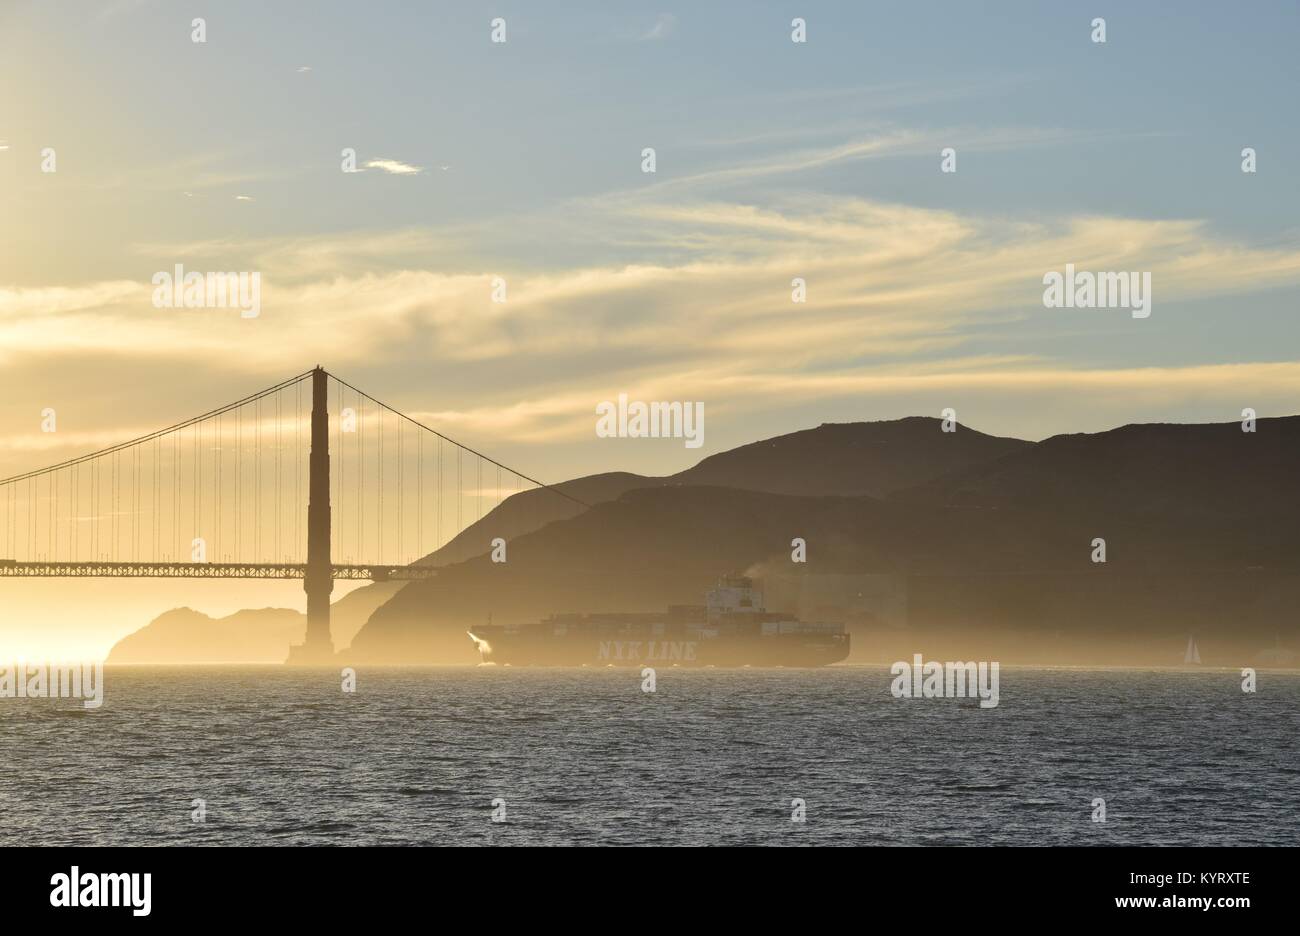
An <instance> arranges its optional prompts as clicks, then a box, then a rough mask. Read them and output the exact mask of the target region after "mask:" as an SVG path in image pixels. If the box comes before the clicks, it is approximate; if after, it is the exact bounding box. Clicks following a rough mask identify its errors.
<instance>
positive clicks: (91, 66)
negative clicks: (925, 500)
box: [0, 0, 1300, 646]
mask: <svg viewBox="0 0 1300 936" xmlns="http://www.w3.org/2000/svg"><path fill="white" fill-rule="evenodd" d="M205 6H206V9H204V7H205ZM196 16H201V17H203V18H204V19H205V26H206V36H205V38H206V41H205V42H202V43H196V42H194V41H192V33H193V26H192V22H191V21H192V20H193V18H194V17H196ZM496 17H501V18H503V19H504V20H505V24H506V26H505V28H506V41H505V42H504V43H493V42H492V41H491V33H492V26H491V22H492V20H493V19H494V18H496ZM795 17H801V18H803V19H804V20H805V21H806V30H807V41H806V42H804V43H795V42H792V41H791V21H792V19H794V18H795ZM1097 17H1101V18H1104V19H1105V22H1106V42H1105V43H1097V42H1094V41H1093V40H1092V37H1093V33H1094V27H1093V25H1092V21H1093V20H1094V18H1097ZM1297 40H1300V8H1298V7H1297V4H1296V3H1294V2H1261V3H1256V4H1246V5H1236V4H1226V3H1172V2H1171V3H1155V2H1153V3H1144V4H1120V3H1089V4H1080V3H1050V2H1048V3H1043V2H1038V3H1028V2H1026V3H1014V2H1007V3H998V4H990V5H976V4H969V3H958V2H952V3H940V4H935V3H908V4H890V5H877V4H860V3H815V2H781V3H766V2H746V3H743V4H741V3H722V2H719V3H709V4H665V3H653V4H649V3H646V4H643V3H609V2H601V3H564V4H545V5H542V4H529V3H490V4H479V3H470V2H467V3H456V4H433V3H415V2H409V3H402V2H384V3H372V4H361V3H335V2H312V3H305V2H304V3H290V2H283V3H276V4H265V3H261V2H249V3H245V2H230V0H225V2H222V3H220V4H207V5H203V4H199V5H195V4H175V3H168V2H164V0H157V2H150V0H106V2H99V3H94V2H83V3H59V4H54V3H44V2H25V0H0V387H2V388H3V393H0V440H3V442H2V443H0V477H6V476H8V475H10V474H14V473H17V472H19V471H23V470H27V469H30V468H35V467H40V466H42V465H45V464H51V463H54V462H57V461H60V460H62V459H64V458H67V457H71V456H74V455H77V454H81V453H83V452H86V451H89V450H92V449H97V448H99V447H102V446H103V445H107V444H111V443H113V442H117V441H121V440H123V439H128V438H132V437H134V436H137V435H141V434H143V433H146V432H148V431H151V430H153V429H156V428H159V427H161V426H165V425H170V424H172V423H174V422H177V421H179V420H180V419H183V418H185V417H188V416H191V415H196V414H198V413H199V412H203V411H206V410H209V409H211V408H213V407H215V406H217V405H220V404H222V403H225V402H228V401H230V400H234V399H236V398H239V397H242V396H244V395H246V394H248V393H250V392H253V391H256V390H258V389H260V388H262V387H264V386H268V385H270V384H274V383H276V382H278V381H280V380H282V379H285V378H287V377H290V376H293V375H295V374H299V373H301V372H303V371H305V370H307V369H308V368H310V367H311V366H313V365H315V364H317V363H319V364H322V365H324V366H325V367H326V368H327V369H329V370H331V371H332V372H334V373H336V374H338V375H339V376H341V377H343V378H344V379H346V380H348V381H349V382H351V383H352V384H354V385H356V386H358V387H361V388H363V389H365V390H367V391H368V392H370V393H371V394H373V395H374V396H376V397H378V398H379V399H382V400H385V401H386V402H390V403H392V404H393V405H395V406H397V407H398V408H399V409H402V410H403V411H406V412H408V413H411V414H412V415H414V416H416V417H417V418H419V419H421V420H423V421H425V422H427V423H429V424H431V425H433V426H435V427H436V428H438V429H440V430H441V431H443V432H445V433H447V434H448V435H450V436H452V437H454V438H457V439H460V440H462V441H464V442H466V443H467V444H469V445H472V446H473V447H474V448H476V449H478V450H480V451H484V452H486V453H488V454H490V455H493V456H494V457H497V458H499V459H501V460H502V461H505V462H506V463H507V464H510V465H512V466H516V467H518V468H520V469H521V470H523V471H526V472H528V473H529V474H532V475H533V476H535V477H540V478H542V479H544V480H561V479H565V478H569V477H575V476H580V475H586V474H592V473H595V472H599V471H607V470H630V471H638V472H642V473H647V474H654V473H668V472H672V471H676V470H680V469H682V468H685V467H687V466H689V465H691V464H693V463H694V462H695V461H697V460H698V459H699V458H701V457H705V456H707V455H709V454H712V453H715V452H719V451H723V450H725V449H727V448H730V447H733V446H735V445H739V444H743V443H745V442H749V441H753V440H756V439H761V438H766V437H771V436H774V435H779V434H782V433H785V432H790V431H795V430H798V429H802V428H807V427H809V426H814V425H817V424H819V423H822V422H846V421H856V420H873V419H892V418H898V417H902V416H909V415H918V414H919V415H933V416H938V415H939V414H940V412H941V411H942V410H943V409H944V408H947V407H951V408H953V409H955V410H956V412H957V415H958V418H959V420H960V421H961V422H962V423H963V424H966V425H969V426H971V427H973V428H976V429H980V430H982V431H985V432H991V433H994V434H999V435H1014V436H1018V437H1021V438H1030V439H1040V438H1045V437H1047V436H1050V435H1054V434H1057V433H1063V432H1087V431H1099V430H1103V429H1107V428H1110V427H1113V426H1117V425H1122V424H1125V423H1131V422H1163V421H1177V422H1193V421H1199V422H1209V421H1231V420H1238V419H1240V418H1241V411H1242V409H1243V408H1244V407H1251V408H1254V409H1255V410H1256V411H1257V412H1258V414H1259V415H1260V416H1273V415H1283V414H1291V413H1295V412H1297V411H1300V407H1297V405H1296V403H1295V400H1296V398H1297V397H1296V393H1297V390H1300V341H1297V339H1298V338H1300V326H1298V325H1297V315H1296V298H1297V286H1298V285H1300V227H1298V225H1297V221H1296V218H1297V217H1300V212H1298V211H1297V208H1300V185H1297V179H1296V167H1297V165H1300V155H1298V154H1300V145H1298V144H1300V140H1298V139H1297V136H1298V135H1300V129H1298V128H1297V121H1296V120H1295V119H1294V109H1295V101H1296V100H1297V97H1300V95H1298V94H1297V92H1298V91H1300V87H1298V85H1300V69H1297V67H1296V65H1295V54H1294V53H1295V49H1296V47H1297ZM646 147H652V148H654V150H655V156H656V166H655V168H656V171H655V172H654V173H646V172H643V171H642V168H643V158H642V152H643V150H644V149H645V148H646ZM945 147H951V148H953V149H954V150H955V151H956V169H957V171H956V172H951V173H945V172H942V171H941V156H940V153H941V150H943V149H944V148H945ZM1245 147H1251V148H1253V149H1254V150H1255V151H1256V154H1257V157H1256V158H1257V171H1256V172H1254V173H1244V172H1242V171H1241V164H1242V156H1241V151H1242V149H1243V148H1245ZM46 148H52V149H53V150H54V158H55V171H54V172H43V171H42V163H43V161H44V160H45V156H44V154H43V152H42V151H43V150H45V149H46ZM348 148H351V149H353V150H355V152H356V163H357V168H358V169H359V170H360V171H355V172H345V171H343V151H344V150H345V149H348ZM1067 263H1071V264H1074V265H1075V267H1076V268H1078V269H1082V270H1094V271H1146V272H1150V273H1151V275H1152V283H1153V287H1152V290H1153V303H1152V314H1151V315H1150V317H1149V318H1146V319H1135V318H1133V317H1132V316H1131V315H1130V313H1129V312H1128V310H1126V309H1080V308H1074V309H1061V308H1045V306H1044V303H1043V299H1042V295H1043V288H1044V287H1043V276H1044V274H1045V273H1047V272H1049V271H1054V270H1055V271H1061V270H1064V268H1065V264H1067ZM176 264H183V265H184V266H185V268H186V269H187V270H198V271H256V272H258V273H260V275H261V280H262V302H261V313H260V315H259V316H258V317H256V318H251V319H250V318H241V317H240V316H239V314H238V311H236V310H230V309H165V308H164V309H159V308H156V307H155V306H154V304H153V302H152V294H153V287H152V284H151V278H152V277H153V276H154V274H155V273H156V272H159V271H171V270H172V269H173V268H174V267H175V265H176ZM494 277H500V278H502V279H504V281H505V283H506V287H507V292H506V297H507V298H506V301H505V302H502V303H498V302H493V301H492V282H493V278H494ZM795 277H801V278H803V279H804V280H805V282H806V284H807V301H806V302H803V303H794V302H792V301H791V281H792V279H793V278H795ZM620 393H625V394H627V395H628V397H629V398H631V399H633V400H646V401H702V402H703V403H704V410H705V433H704V442H703V445H702V446H701V447H700V448H698V449H696V448H687V447H686V446H684V445H683V444H682V440H680V439H618V438H601V437H598V436H597V434H596V432H595V424H596V412H595V408H596V406H597V405H598V404H600V403H601V402H602V401H605V400H614V399H617V397H618V395H619V394H620ZM45 408H53V409H55V410H56V411H57V413H58V421H59V431H58V432H56V433H43V432H41V431H40V423H41V413H42V410H43V409H45ZM22 587H23V588H24V589H39V588H41V587H46V588H48V587H49V586H48V585H47V586H40V585H38V584H35V583H27V584H24V585H23V586H22ZM58 587H60V588H63V587H64V585H60V586H58ZM75 587H77V588H85V589H90V590H91V591H88V592H87V594H92V592H93V596H94V597H93V598H91V599H87V600H88V601H95V602H101V603H102V600H103V596H104V595H112V596H121V595H125V594H126V592H125V591H123V589H126V588H128V584H127V583H111V582H110V583H93V584H92V583H79V584H78V585H77V586H75ZM132 587H134V586H132ZM247 587H249V588H252V586H247ZM260 587H261V588H263V589H266V588H271V587H272V586H260ZM274 588H278V589H280V590H281V591H279V592H274V593H272V592H266V593H265V594H267V595H269V598H268V602H267V603H276V604H290V605H292V604H294V603H298V604H300V603H301V593H300V592H296V591H295V590H294V588H293V587H292V586H290V585H279V586H274ZM114 589H116V591H114ZM30 594H32V595H37V594H42V593H40V592H39V591H36V592H30ZM149 594H154V595H158V596H159V598H158V599H157V600H154V601H153V604H157V605H158V607H157V611H162V610H165V609H166V607H170V606H171V605H169V604H166V603H165V602H164V601H163V600H162V595H163V593H162V591H155V592H151V593H149ZM221 594H222V595H223V596H229V597H228V598H222V599H220V600H217V599H214V600H213V601H212V602H211V609H212V610H226V609H227V606H228V610H234V609H235V608H236V607H239V606H241V604H242V603H243V602H244V601H245V600H246V599H247V600H252V599H251V598H248V595H252V594H253V593H252V592H249V593H248V595H246V594H245V593H243V592H233V591H222V592H221ZM256 594H257V596H259V597H260V596H261V595H262V594H263V593H262V592H257V593H256ZM282 594H283V596H284V600H281V595H282ZM131 596H132V598H131V601H126V600H125V599H123V600H122V601H121V602H118V603H119V604H120V605H121V606H122V607H123V608H125V607H127V606H128V605H130V606H131V609H130V615H134V616H136V620H137V624H136V626H138V624H139V623H143V620H139V619H138V618H139V615H141V614H144V613H145V611H146V609H147V608H148V607H151V606H152V605H151V604H150V601H151V599H149V598H148V595H139V596H137V593H136V592H131ZM136 597H139V598H140V604H139V606H138V607H137V606H135V605H134V604H132V602H134V601H135V598H136ZM33 600H35V599H33ZM113 600H114V601H115V602H116V601H117V599H116V598H114V599H113ZM218 606H221V607H218ZM204 610H209V606H205V607H204ZM128 617H129V615H127V613H126V612H123V613H122V617H121V620H120V622H119V624H118V625H117V626H118V627H119V629H120V628H122V627H126V626H127V621H128ZM86 627H87V630H86V631H85V632H86V633H91V632H94V633H100V631H99V630H96V627H97V625H96V626H95V627H92V626H91V625H87V626H86ZM79 633H80V632H79ZM78 639H80V638H78ZM104 639H107V638H104ZM26 645H31V644H30V642H29V643H28V644H25V646H26Z"/></svg>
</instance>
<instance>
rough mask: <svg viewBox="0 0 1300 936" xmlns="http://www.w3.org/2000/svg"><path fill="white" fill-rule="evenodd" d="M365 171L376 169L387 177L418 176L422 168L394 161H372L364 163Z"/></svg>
mask: <svg viewBox="0 0 1300 936" xmlns="http://www.w3.org/2000/svg"><path fill="white" fill-rule="evenodd" d="M366 168H367V169H378V170H380V171H381V172H387V173H388V174H389V175H418V174H419V173H421V172H423V171H424V167H423V166H412V165H411V164H409V163H404V162H399V161H398V160H396V159H372V160H370V161H369V162H368V163H366Z"/></svg>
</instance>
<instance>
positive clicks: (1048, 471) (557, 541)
mask: <svg viewBox="0 0 1300 936" xmlns="http://www.w3.org/2000/svg"><path fill="white" fill-rule="evenodd" d="M899 422H900V423H909V421H899ZM866 425H868V426H871V427H874V426H878V425H879V424H866ZM893 425H898V424H893ZM913 426H915V427H921V428H922V429H924V430H926V431H928V432H930V433H932V434H933V436H934V437H936V438H938V439H940V440H942V439H943V438H944V436H948V438H949V439H951V440H952V441H956V439H957V438H960V434H946V433H941V432H940V429H939V423H938V421H937V420H917V421H915V422H912V423H911V424H910V425H908V427H907V428H908V429H911V428H912V427H913ZM827 429H828V427H825V426H823V427H820V428H819V429H818V430H809V432H812V433H822V435H821V437H820V439H818V441H824V440H825V439H826V438H827V436H828V435H829V433H828V432H827ZM835 431H836V430H835V429H831V430H830V432H835ZM968 432H969V431H968ZM794 435H795V436H798V435H801V434H799V433H796V434H794ZM789 438H790V437H781V439H782V440H786V439H789ZM814 438H816V436H814ZM841 438H843V439H846V440H847V439H851V438H852V434H851V433H847V432H846V433H844V434H843V435H842V436H841ZM968 438H971V439H976V438H978V439H992V438H993V437H988V436H981V435H980V434H978V433H970V434H969V436H968ZM771 441H772V440H769V443H768V444H764V443H757V444H755V445H753V446H744V447H742V448H741V449H737V450H733V452H732V453H725V454H727V455H733V454H735V453H745V455H746V456H761V455H762V454H763V453H765V452H768V453H771V452H778V453H779V456H778V457H777V458H774V459H771V460H769V462H768V463H767V464H766V465H761V466H759V467H758V469H757V470H751V471H747V472H740V473H739V475H740V476H741V477H742V478H743V481H744V482H745V483H747V484H755V483H766V484H771V485H773V486H776V485H778V484H781V483H784V484H786V485H787V486H788V487H790V488H796V489H797V488H799V487H800V486H806V487H811V488H812V489H814V490H816V489H817V488H818V486H819V485H820V484H823V483H825V484H828V485H830V484H833V483H834V482H833V481H829V482H828V481H826V480H825V479H834V478H836V477H837V476H838V473H837V472H836V471H835V470H826V469H824V467H820V465H821V462H820V461H819V459H801V458H799V457H798V455H797V450H794V451H786V450H785V446H784V445H783V444H776V445H772V444H770V443H771ZM1011 441H1012V442H1013V443H1014V442H1015V440H1011ZM923 444H924V445H926V446H928V445H929V441H928V440H925V441H924V442H923ZM939 444H940V445H942V444H943V442H942V441H941V442H940V443H939ZM987 451H988V452H989V455H990V457H989V458H988V459H987V460H986V461H984V462H982V463H977V462H975V461H974V459H972V460H971V461H970V462H968V463H967V464H965V465H960V466H959V467H957V468H956V469H954V470H952V471H950V472H947V473H944V474H936V473H933V472H932V473H931V474H932V477H930V478H929V479H928V480H925V481H923V482H921V483H920V484H918V485H916V486H913V487H910V488H894V489H888V486H887V485H886V486H884V487H883V488H877V490H882V492H883V493H884V495H885V496H884V497H883V498H875V497H870V496H865V495H861V496H856V497H824V496H822V497H797V496H793V495H789V494H780V495H777V494H771V493H766V492H763V491H754V490H741V489H739V488H737V487H731V488H705V487H693V486H678V485H675V484H674V485H668V486H661V487H655V488H643V489H634V490H631V491H629V492H627V493H625V494H624V495H623V496H621V497H620V498H618V499H617V500H616V501H611V502H607V503H605V504H602V505H599V506H598V507H597V508H595V509H593V510H592V511H590V512H588V513H585V514H583V515H582V516H579V517H575V518H571V519H569V520H563V521H558V522H555V523H552V524H551V525H549V526H547V527H545V528H543V529H541V530H538V531H535V532H534V533H532V534H528V535H525V536H523V537H520V538H518V539H516V540H514V541H512V542H511V543H510V547H509V548H510V554H509V562H508V563H506V564H493V563H490V562H488V561H487V560H486V558H480V559H476V560H471V561H469V562H466V563H462V564H459V565H456V566H453V567H450V568H448V569H447V570H446V572H445V573H444V575H443V576H441V577H440V578H439V580H437V581H433V582H427V583H417V584H413V585H411V586H409V587H408V588H407V589H406V590H404V591H403V592H402V593H400V594H399V595H398V596H396V597H395V598H394V599H393V600H392V601H390V602H389V603H388V604H386V605H385V606H384V607H382V608H380V609H378V610H377V611H376V613H375V614H374V615H373V616H372V618H371V620H370V621H369V622H368V623H367V625H366V627H365V628H364V629H363V630H362V632H361V633H360V634H358V637H357V639H356V641H355V642H354V649H355V655H356V657H357V658H358V659H373V660H380V659H384V658H385V657H386V656H387V655H388V654H390V653H391V654H400V655H402V656H403V658H408V659H409V658H412V657H414V658H417V659H430V660H433V659H439V660H447V661H451V660H457V661H468V660H471V659H473V658H474V655H473V653H472V651H471V648H470V646H469V645H468V644H467V643H466V644H465V645H462V644H461V643H460V641H461V640H462V639H464V630H465V629H466V627H467V626H472V622H474V621H482V620H485V619H486V616H487V614H488V613H491V614H493V615H494V619H495V620H497V621H498V622H504V621H512V620H513V621H520V622H524V621H529V620H535V619H537V618H539V617H541V616H544V615H545V614H546V613H549V612H553V611H600V610H660V609H662V608H663V607H664V606H665V605H667V604H670V603H698V602H699V601H700V600H701V597H702V594H703V591H704V589H705V588H706V587H707V586H708V585H709V584H710V583H711V582H712V580H713V578H714V577H716V575H718V574H720V573H722V572H726V571H731V570H740V569H759V570H762V571H773V570H775V571H779V572H780V573H781V574H799V575H807V576H817V575H819V574H827V575H829V574H835V575H853V574H874V575H893V576H898V577H901V579H902V580H905V581H906V582H907V583H908V594H909V611H908V625H907V630H908V633H907V634H906V635H905V636H904V637H903V639H902V640H901V641H900V643H899V647H901V646H912V647H913V648H915V646H916V645H917V643H918V641H921V640H928V641H929V643H927V646H933V644H934V642H935V641H940V642H942V643H943V645H945V646H954V645H957V644H961V645H962V646H965V645H966V644H974V645H975V649H978V646H979V644H980V641H979V640H978V639H970V640H967V639H966V638H970V637H972V635H980V634H982V633H986V632H987V633H992V632H993V631H995V630H996V631H999V632H1005V633H1004V635H1003V636H1002V637H1000V638H998V639H997V640H990V641H988V642H987V643H989V644H996V645H998V646H1000V647H1001V648H1002V650H1005V651H1009V652H1010V653H1011V654H1015V653H1016V652H1018V651H1020V650H1023V649H1026V648H1029V647H1032V648H1033V653H1034V654H1037V656H1036V657H1035V659H1042V660H1045V661H1051V655H1052V654H1053V653H1056V652H1059V653H1061V654H1066V652H1067V646H1068V659H1069V660H1075V659H1088V660H1091V661H1093V662H1170V663H1172V662H1176V659H1174V655H1175V653H1176V652H1179V651H1180V649H1181V646H1182V645H1183V644H1185V642H1186V639H1187V636H1188V634H1189V633H1190V632H1192V631H1196V632H1197V633H1198V635H1199V639H1200V641H1201V643H1202V646H1203V648H1206V650H1207V651H1208V652H1210V655H1211V656H1213V653H1214V651H1216V650H1221V651H1222V653H1223V654H1225V655H1231V654H1235V655H1236V657H1237V658H1243V657H1245V656H1248V655H1250V654H1256V655H1257V652H1258V650H1259V649H1260V648H1261V647H1262V646H1263V645H1264V644H1265V643H1271V642H1272V640H1273V638H1274V636H1278V637H1280V636H1281V635H1283V634H1285V635H1286V639H1287V640H1288V641H1290V640H1293V637H1294V633H1295V630H1296V627H1295V624H1294V623H1293V618H1292V617H1291V616H1289V615H1285V614H1283V613H1282V612H1281V611H1280V610H1279V609H1280V608H1282V607H1283V606H1285V605H1286V604H1287V603H1288V602H1297V601H1300V577H1298V576H1297V575H1295V574H1294V571H1295V570H1296V569H1297V568H1300V562H1298V561H1297V560H1300V532H1298V528H1297V525H1296V524H1295V523H1294V522H1293V520H1294V517H1293V515H1294V514H1295V512H1296V499H1295V498H1294V497H1293V496H1292V495H1291V494H1290V479H1291V478H1294V477H1296V476H1297V473H1300V418H1298V417H1286V418H1281V419H1268V420H1261V421H1260V422H1259V424H1258V431H1257V432H1256V433H1254V434H1251V433H1243V432H1242V431H1241V427H1240V425H1239V424H1236V423H1231V424H1222V425H1185V426H1184V425H1173V424H1156V425H1150V426H1143V425H1135V426H1125V427H1121V428H1119V429H1115V430H1110V431H1108V432H1103V433H1094V434H1074V435H1068V436H1056V437H1052V438H1051V439H1048V440H1045V441H1043V442H1040V443H1036V444H1035V443H1022V444H1011V445H1000V446H990V447H989V448H988V449H987ZM819 455H820V459H821V460H822V461H824V459H826V458H827V457H833V453H828V451H827V450H826V449H825V448H823V449H822V450H821V451H820V452H819ZM903 456H904V457H903V458H902V459H900V461H904V462H906V461H909V460H912V459H914V458H915V457H916V455H915V453H908V452H904V453H903ZM714 458H718V456H714ZM737 458H738V459H740V456H737ZM706 461H709V460H706ZM722 461H723V462H725V461H726V459H722ZM773 463H780V464H782V465H784V466H786V468H787V469H788V470H792V471H798V472H802V471H804V470H805V468H806V466H808V465H812V464H817V465H819V468H818V469H817V473H819V474H820V476H821V478H822V479H823V480H820V481H814V482H808V481H806V480H804V479H800V478H791V479H788V480H787V481H786V482H782V481H781V475H780V472H779V471H778V470H777V469H775V468H773V467H772V465H773ZM952 463H953V460H949V461H948V462H947V464H952ZM704 464H705V463H703V462H702V463H701V465H704ZM697 467H698V466H697ZM711 470H713V469H711ZM691 471H695V469H692V470H690V471H688V472H683V473H681V475H679V476H675V477H678V478H680V477H683V476H685V477H690V476H691ZM764 471H766V472H768V474H767V475H766V476H764V475H763V472H764ZM700 475H707V473H706V472H698V473H697V474H696V475H695V476H700ZM755 478H761V479H762V480H761V482H759V481H756V480H755ZM873 483H876V482H873ZM795 536H800V537H803V538H804V539H806V541H807V543H808V562H807V564H806V565H802V566H796V565H795V564H794V563H791V562H790V561H789V551H790V541H791V539H792V538H793V537H795ZM1096 538H1103V539H1105V540H1106V547H1107V561H1106V562H1105V563H1094V562H1093V561H1092V553H1093V549H1094V547H1093V541H1094V539H1096ZM864 636H865V635H864ZM890 637H891V635H890V634H884V635H883V636H881V635H877V639H876V640H875V645H876V649H882V648H884V647H886V646H890V648H891V649H890V651H889V653H888V654H886V655H887V656H888V657H889V658H897V657H896V656H892V655H890V654H896V653H897V652H898V650H899V647H895V646H893V645H892V644H891V643H890V639H889V638H890ZM963 641H964V643H963ZM1090 641H1091V646H1090ZM1103 643H1105V646H1102V644H1103ZM882 652H883V650H882ZM909 652H910V651H909ZM1203 652H1205V651H1203ZM855 657H857V658H859V659H862V658H879V657H878V656H873V654H872V644H871V642H870V641H868V642H866V643H865V644H864V642H863V640H856V641H855ZM1058 661H1060V662H1065V661H1068V660H1067V659H1066V658H1065V657H1064V656H1063V657H1062V659H1060V660H1058ZM1207 662H1209V660H1207Z"/></svg>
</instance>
